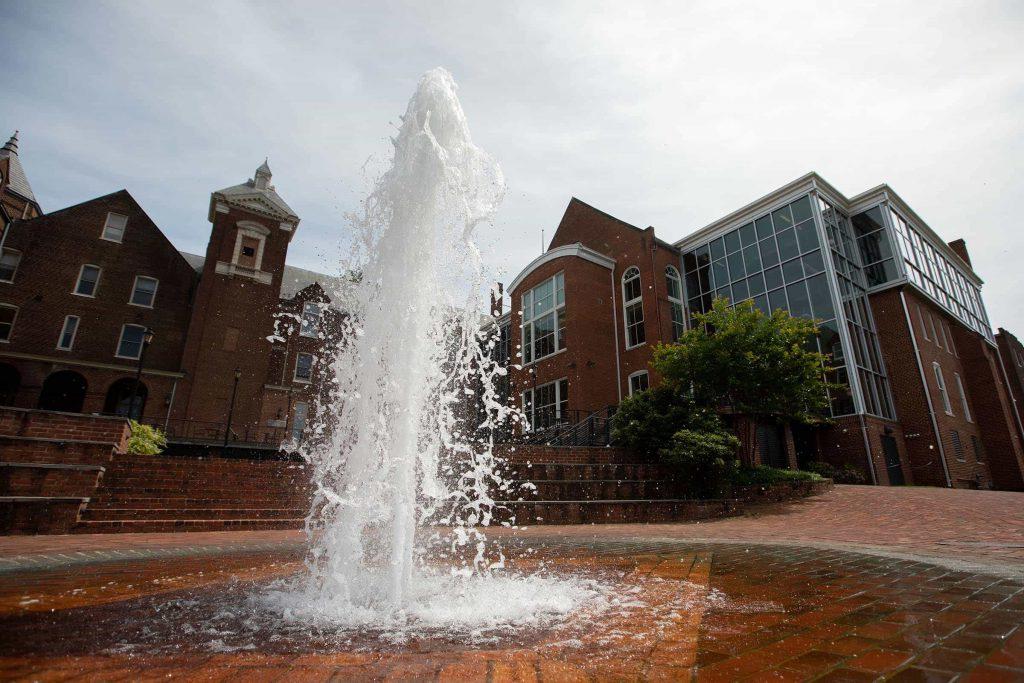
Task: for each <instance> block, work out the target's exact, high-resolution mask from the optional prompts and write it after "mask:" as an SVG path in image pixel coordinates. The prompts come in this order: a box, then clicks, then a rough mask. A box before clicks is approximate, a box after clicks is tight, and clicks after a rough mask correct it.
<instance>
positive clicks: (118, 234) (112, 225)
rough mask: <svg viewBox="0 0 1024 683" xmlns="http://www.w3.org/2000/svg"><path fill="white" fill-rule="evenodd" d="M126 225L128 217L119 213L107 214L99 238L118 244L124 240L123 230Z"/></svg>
mask: <svg viewBox="0 0 1024 683" xmlns="http://www.w3.org/2000/svg"><path fill="white" fill-rule="evenodd" d="M126 225H128V216H124V215H122V214H119V213H108V214H107V220H106V222H105V223H104V224H103V232H102V233H101V234H100V238H101V239H105V240H107V241H108V242H120V241H121V240H122V239H124V228H125V226H126Z"/></svg>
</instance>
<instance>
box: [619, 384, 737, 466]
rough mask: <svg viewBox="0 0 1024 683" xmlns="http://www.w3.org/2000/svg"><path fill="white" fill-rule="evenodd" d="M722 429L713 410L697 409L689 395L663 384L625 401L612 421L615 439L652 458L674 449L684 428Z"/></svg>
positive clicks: (637, 452) (635, 451) (622, 444)
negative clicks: (678, 433)
mask: <svg viewBox="0 0 1024 683" xmlns="http://www.w3.org/2000/svg"><path fill="white" fill-rule="evenodd" d="M720 426H721V421H720V420H719V419H718V416H717V415H716V414H715V413H714V412H713V411H709V410H707V409H703V408H699V407H697V406H696V405H695V404H694V402H693V400H692V399H690V398H689V397H688V396H684V395H681V394H680V393H679V392H677V391H675V390H674V389H673V388H671V387H669V386H667V385H664V384H663V385H661V386H658V387H655V388H653V389H648V390H647V391H641V392H637V393H635V394H633V395H632V396H630V397H629V398H626V399H624V400H623V401H622V403H621V404H620V405H619V409H618V411H617V412H616V413H615V417H614V418H613V420H612V439H613V440H614V441H615V443H616V444H618V445H620V446H623V447H625V448H628V449H629V450H631V451H633V452H634V453H636V454H637V455H645V456H648V457H652V458H653V457H658V456H659V454H660V453H661V452H662V451H663V450H666V449H670V448H671V447H672V441H673V437H674V436H675V434H676V432H678V431H679V430H681V429H690V430H696V431H708V430H710V431H717V430H718V429H720Z"/></svg>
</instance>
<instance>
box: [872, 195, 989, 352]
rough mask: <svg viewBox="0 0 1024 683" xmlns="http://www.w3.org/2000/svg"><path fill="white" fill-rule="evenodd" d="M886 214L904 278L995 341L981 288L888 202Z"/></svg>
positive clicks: (959, 318) (969, 325)
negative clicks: (905, 274)
mask: <svg viewBox="0 0 1024 683" xmlns="http://www.w3.org/2000/svg"><path fill="white" fill-rule="evenodd" d="M888 212H889V218H890V219H891V220H892V226H893V230H894V232H895V242H896V247H897V249H898V251H899V255H900V257H901V258H902V260H903V267H904V268H905V269H906V271H907V279H908V280H910V282H912V283H914V284H915V285H917V287H918V288H919V289H920V290H921V291H923V292H924V293H925V294H927V295H928V297H929V298H931V299H932V300H933V301H934V302H935V303H937V304H939V305H940V306H942V308H944V309H946V310H947V311H949V312H950V313H951V314H953V316H954V317H956V318H957V319H958V320H960V321H961V322H962V323H963V324H965V325H967V327H969V328H971V329H972V330H974V331H976V332H978V333H979V334H981V335H983V336H984V337H985V338H986V339H988V340H989V341H990V342H992V343H995V337H993V336H992V326H991V324H990V323H989V321H988V314H987V313H986V312H985V304H984V303H983V302H982V299H981V288H980V287H979V286H978V285H976V284H975V283H974V282H972V281H971V280H970V279H968V277H967V276H966V275H965V274H964V272H963V270H962V268H961V267H960V266H958V265H956V264H955V263H953V261H951V260H950V259H948V258H947V257H946V255H945V254H943V253H942V252H941V251H940V250H938V249H936V248H935V247H934V246H933V245H932V243H931V242H930V241H929V240H928V239H927V238H926V237H925V236H924V235H923V234H922V233H921V232H920V231H919V230H917V229H916V228H915V227H914V226H913V225H912V224H911V223H910V222H909V221H908V220H906V219H905V218H904V217H903V216H901V215H900V214H899V213H898V212H897V211H896V210H895V209H893V208H892V207H891V206H890V207H888Z"/></svg>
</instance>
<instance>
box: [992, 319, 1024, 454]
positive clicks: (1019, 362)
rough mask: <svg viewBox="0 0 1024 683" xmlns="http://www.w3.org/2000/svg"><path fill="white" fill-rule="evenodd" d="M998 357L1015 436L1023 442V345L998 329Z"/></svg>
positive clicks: (1012, 336)
mask: <svg viewBox="0 0 1024 683" xmlns="http://www.w3.org/2000/svg"><path fill="white" fill-rule="evenodd" d="M996 344H997V345H998V347H999V356H1000V358H1001V359H1002V361H1003V369H1004V370H1005V371H1006V382H1007V384H1008V385H1009V387H1010V396H1011V397H1012V398H1013V407H1014V410H1015V413H1014V416H1015V417H1016V424H1017V435H1018V436H1019V437H1020V439H1021V441H1022V442H1024V345H1022V344H1021V343H1020V340H1019V339H1017V337H1016V336H1014V334H1013V333H1012V332H1009V331H1008V330H1004V329H1003V328H1001V327H1000V328H999V332H998V333H997V334H996Z"/></svg>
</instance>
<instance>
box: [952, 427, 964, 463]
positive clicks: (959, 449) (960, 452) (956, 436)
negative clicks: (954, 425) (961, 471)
mask: <svg viewBox="0 0 1024 683" xmlns="http://www.w3.org/2000/svg"><path fill="white" fill-rule="evenodd" d="M949 436H950V438H951V439H952V440H953V453H954V454H955V455H956V459H957V460H959V461H960V462H964V461H965V460H967V456H966V455H964V442H963V441H961V440H960V432H958V431H957V430H955V429H953V430H950V434H949Z"/></svg>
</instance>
